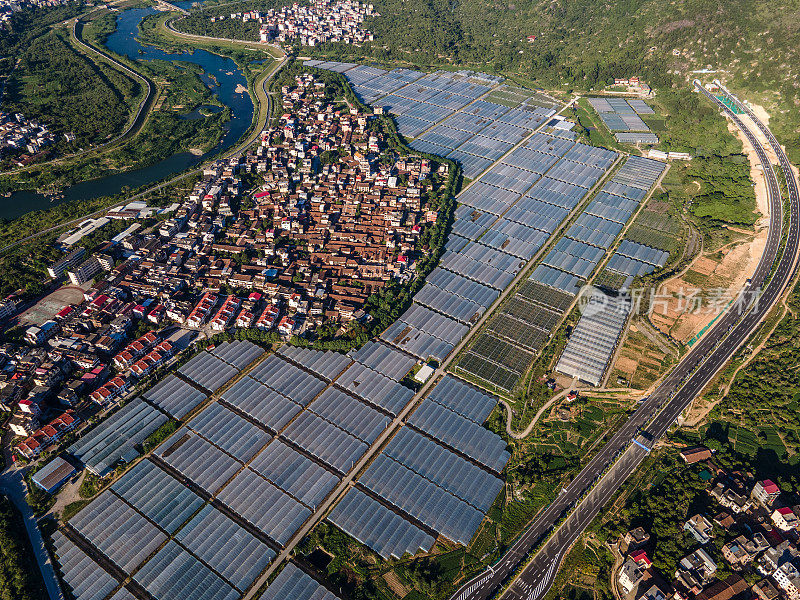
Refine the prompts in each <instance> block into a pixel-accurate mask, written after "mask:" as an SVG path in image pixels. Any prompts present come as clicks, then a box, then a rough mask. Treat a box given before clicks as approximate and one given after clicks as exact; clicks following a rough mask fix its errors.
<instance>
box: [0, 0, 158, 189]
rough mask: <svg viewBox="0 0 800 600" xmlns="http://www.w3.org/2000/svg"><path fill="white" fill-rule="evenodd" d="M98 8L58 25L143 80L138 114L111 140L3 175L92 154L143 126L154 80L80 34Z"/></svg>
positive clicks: (81, 44)
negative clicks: (83, 25) (142, 91)
mask: <svg viewBox="0 0 800 600" xmlns="http://www.w3.org/2000/svg"><path fill="white" fill-rule="evenodd" d="M116 4H118V2H116V3H111V5H116ZM97 10H100V9H99V8H93V9H92V10H90V11H87V12H85V13H83V14H81V15H79V16H77V17H73V18H71V19H67V20H66V21H62V22H61V23H59V24H58V25H57V26H67V27H69V29H70V39H71V40H72V42H73V44H75V45H76V46H79V47H81V48H82V49H83V50H85V51H86V52H88V53H89V54H90V55H92V54H96V55H97V56H99V57H100V59H101V60H103V61H106V62H108V63H111V64H112V65H113V66H114V67H116V68H117V69H119V70H120V71H122V72H124V73H126V74H128V75H130V76H131V77H132V78H134V79H136V80H139V81H140V82H142V83H143V84H144V85H143V88H144V89H145V90H146V93H145V95H144V98H142V100H141V101H140V102H139V106H138V108H137V110H136V114H135V115H132V116H131V118H129V119H128V124H127V125H126V126H125V129H124V130H123V131H122V132H120V133H119V134H117V135H116V136H115V137H113V138H112V139H110V140H107V141H105V142H103V143H101V144H97V145H96V146H92V147H90V148H86V149H85V150H79V151H78V152H72V153H70V154H64V155H62V156H59V157H57V158H54V159H52V160H48V161H46V162H37V163H34V164H31V165H27V166H24V167H18V168H16V169H9V170H8V171H3V173H2V174H3V175H8V174H12V173H19V172H22V171H29V170H31V169H35V168H41V167H43V166H48V165H54V164H59V163H62V162H64V161H67V160H70V159H73V158H76V157H78V156H84V155H86V154H91V153H92V152H97V151H99V150H102V149H103V148H107V147H108V146H110V145H112V144H116V143H118V142H121V141H123V140H124V139H126V138H128V137H130V136H131V133H132V132H134V129H139V128H140V127H141V125H142V123H143V122H144V118H143V117H144V116H146V115H147V112H148V111H145V107H147V106H148V105H149V104H150V103H151V102H152V100H153V96H154V93H155V91H154V89H153V84H152V82H150V80H148V79H147V78H146V77H144V76H143V75H142V74H141V73H138V72H136V71H134V70H132V69H131V68H129V67H128V66H126V65H124V64H122V63H121V62H119V61H118V60H116V59H115V58H113V57H112V56H111V55H109V54H106V53H105V52H101V51H100V50H98V49H97V48H95V47H94V46H91V45H89V44H87V43H86V42H84V41H83V39H82V38H81V36H80V35H78V32H77V26H78V24H79V23H81V19H83V18H85V17H87V16H89V15H90V14H92V13H93V12H95V11H97ZM90 60H91V59H90ZM18 64H19V62H17V64H15V65H14V69H16V68H17V65H18ZM6 80H7V79H6ZM2 95H3V94H2V90H0V100H1V99H2ZM134 133H135V132H134Z"/></svg>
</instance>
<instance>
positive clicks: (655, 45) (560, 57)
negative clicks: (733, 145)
mask: <svg viewBox="0 0 800 600" xmlns="http://www.w3.org/2000/svg"><path fill="white" fill-rule="evenodd" d="M712 4H715V5H716V4H719V2H717V3H712ZM375 8H376V10H377V11H378V12H379V13H380V15H381V16H380V17H374V18H369V19H367V20H366V21H365V24H364V25H365V27H366V28H367V29H369V30H370V31H372V32H374V33H375V41H374V42H371V43H365V44H364V45H363V46H351V45H347V44H323V45H321V46H319V47H317V48H310V49H309V48H304V49H303V52H310V53H312V54H313V55H314V56H315V57H318V58H321V57H326V58H331V59H337V60H348V61H353V62H363V61H365V60H370V59H372V60H375V61H379V62H384V63H387V64H404V65H408V66H416V67H431V68H435V67H438V66H439V65H442V64H445V63H448V64H452V65H455V66H461V67H469V68H473V69H476V70H480V71H490V72H495V73H500V74H503V75H506V76H510V77H512V78H515V79H518V80H519V81H520V82H521V83H528V84H533V85H539V86H542V87H546V88H566V89H567V90H571V89H574V90H590V89H592V88H599V87H602V86H605V85H606V84H608V83H609V82H613V79H614V78H615V77H629V76H631V75H639V76H640V77H643V78H644V79H645V80H646V81H647V82H648V83H650V84H651V85H652V86H653V87H656V88H658V90H659V93H660V92H661V91H663V90H665V89H669V88H672V87H684V86H686V85H687V81H686V78H687V76H690V75H691V73H690V72H691V71H693V70H697V69H702V68H705V67H707V66H709V65H710V66H711V67H712V69H724V70H725V77H726V78H728V80H729V81H731V82H732V83H733V84H734V89H741V90H744V91H746V93H748V94H749V95H750V97H751V98H752V97H753V96H755V97H756V99H758V100H761V101H762V102H764V103H766V104H767V105H768V106H769V107H770V108H771V109H772V116H773V122H772V126H773V127H774V128H775V130H776V133H778V134H779V135H780V137H781V139H782V141H784V143H785V144H786V146H787V150H788V151H789V152H790V156H792V157H793V160H795V161H796V162H797V161H799V160H800V114H798V112H797V104H798V103H800V90H798V88H797V87H796V86H795V85H794V80H795V77H796V73H794V72H793V70H792V67H791V65H796V64H797V63H798V62H799V61H798V59H800V56H799V55H800V34H799V33H798V31H797V28H796V21H797V10H796V7H795V6H794V4H793V3H792V2H790V1H789V0H778V1H777V2H773V1H768V0H752V1H751V0H731V1H730V2H725V3H724V6H722V5H720V6H718V7H717V8H716V9H713V8H712V9H710V8H709V3H708V2H706V1H703V0H687V1H686V2H682V3H681V6H680V10H679V11H678V13H676V10H675V6H674V5H672V4H669V3H664V2H660V1H659V0H635V1H633V2H631V1H629V0H612V1H610V2H596V1H595V0H555V1H551V0H533V1H532V2H527V3H520V2H516V3H506V4H497V3H485V2H467V1H465V0H412V1H411V2H409V1H408V0H377V1H376V2H375ZM529 36H535V39H534V40H533V41H530V42H529V41H528V37H529ZM767 47H768V48H769V51H766V52H765V51H764V48H767Z"/></svg>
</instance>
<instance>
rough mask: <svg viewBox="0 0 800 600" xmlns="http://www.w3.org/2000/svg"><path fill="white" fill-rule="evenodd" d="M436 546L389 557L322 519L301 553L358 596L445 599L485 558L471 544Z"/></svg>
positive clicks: (388, 599) (367, 598)
mask: <svg viewBox="0 0 800 600" xmlns="http://www.w3.org/2000/svg"><path fill="white" fill-rule="evenodd" d="M473 546H475V544H473V545H471V547H470V548H468V549H466V550H465V549H464V548H460V547H459V548H455V549H453V548H451V547H448V546H444V545H441V544H437V545H436V546H435V547H434V548H433V550H432V551H431V553H430V554H429V555H427V556H418V557H416V558H411V557H408V556H406V557H404V558H402V559H399V560H391V561H388V562H387V561H384V560H383V559H381V558H380V557H379V556H378V555H377V554H375V553H374V552H372V551H371V550H369V548H367V547H366V546H364V545H362V544H360V543H359V542H357V541H356V540H354V539H353V538H351V537H350V536H348V535H347V534H345V533H343V532H342V531H340V530H339V529H337V528H336V527H334V526H333V525H331V524H329V523H327V522H322V523H320V524H319V525H318V526H317V527H316V528H315V529H314V530H313V531H312V532H311V533H310V534H309V535H308V536H306V537H305V538H304V539H303V541H302V542H301V543H300V545H299V546H298V552H299V554H300V555H302V557H303V559H304V560H305V561H306V562H307V563H309V564H310V565H311V566H312V567H313V568H315V569H317V570H318V571H321V572H323V573H324V575H325V576H326V578H327V580H328V581H329V582H330V583H331V585H333V586H334V587H335V588H336V589H341V590H343V591H345V592H346V595H347V597H350V598H353V599H354V600H396V599H399V598H403V599H419V600H444V599H445V598H447V597H449V596H450V595H451V594H452V593H453V591H455V589H456V588H457V587H458V585H460V583H461V582H462V581H463V580H464V578H466V577H468V576H469V574H470V573H474V572H475V571H477V570H478V569H479V568H480V566H481V564H482V563H481V562H480V560H479V558H478V557H477V556H475V555H473V554H472V552H471V548H472V547H473Z"/></svg>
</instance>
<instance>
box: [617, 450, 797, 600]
mask: <svg viewBox="0 0 800 600" xmlns="http://www.w3.org/2000/svg"><path fill="white" fill-rule="evenodd" d="M680 456H681V458H682V459H683V461H684V463H686V464H688V465H697V466H698V467H702V470H700V477H701V479H703V480H704V481H706V482H707V484H708V485H707V488H706V490H705V492H701V493H705V494H707V496H708V500H709V502H710V506H711V507H712V510H711V512H709V513H706V514H703V513H697V514H694V515H691V516H690V517H689V518H688V519H687V520H686V522H685V523H683V524H682V531H683V534H684V536H685V537H686V539H687V540H689V541H690V542H691V543H690V546H689V547H692V548H694V550H693V551H692V552H690V553H688V554H686V555H685V556H683V557H682V558H681V559H680V561H679V562H678V564H677V569H676V570H675V572H674V573H661V572H659V571H658V570H657V569H656V568H655V567H654V566H653V562H652V560H651V558H650V557H651V556H652V552H653V551H654V550H656V549H657V546H658V544H659V543H664V540H655V539H653V538H652V537H651V533H650V532H649V531H648V530H647V528H646V527H636V528H634V529H632V530H630V531H628V532H626V533H625V534H623V535H622V536H621V537H620V538H619V540H618V541H615V542H616V543H615V544H614V550H615V551H616V553H617V555H618V556H619V557H620V559H619V560H621V561H622V562H621V566H619V567H618V570H616V571H615V573H614V574H613V576H612V578H613V579H614V581H613V582H612V584H613V587H615V588H616V589H615V591H616V594H615V595H616V596H617V597H618V598H621V599H624V600H634V599H635V600H641V599H645V600H666V599H671V598H674V599H676V600H687V599H688V598H695V599H697V600H737V599H745V598H746V599H748V600H749V599H751V598H752V599H756V598H758V599H760V600H778V599H779V598H780V599H783V598H788V599H789V600H797V599H798V598H800V571H798V568H797V564H798V558H799V557H800V550H798V546H797V544H798V540H800V530H799V529H798V528H799V527H800V517H799V516H798V515H800V506H797V505H795V501H794V500H793V497H794V492H793V490H781V489H780V488H779V486H778V485H777V484H776V483H774V482H773V481H772V480H770V479H763V480H756V479H755V478H754V477H753V476H752V475H751V474H749V473H746V472H741V471H730V470H728V469H725V468H722V467H720V466H718V465H717V464H716V463H715V461H714V454H713V452H712V451H711V450H709V449H708V448H706V447H703V446H700V447H693V448H686V449H684V450H683V451H681V453H680ZM619 560H618V562H619Z"/></svg>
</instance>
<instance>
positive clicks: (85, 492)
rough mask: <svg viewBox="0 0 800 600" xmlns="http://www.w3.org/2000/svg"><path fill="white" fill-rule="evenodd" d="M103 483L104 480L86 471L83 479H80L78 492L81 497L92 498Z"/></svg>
mask: <svg viewBox="0 0 800 600" xmlns="http://www.w3.org/2000/svg"><path fill="white" fill-rule="evenodd" d="M104 485H105V482H104V481H103V480H102V479H100V478H99V477H98V476H97V475H95V474H93V473H90V472H89V471H86V475H84V476H83V481H81V486H80V488H78V493H79V494H80V496H81V498H94V496H96V495H97V492H99V491H100V488H102V487H103V486H104Z"/></svg>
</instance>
